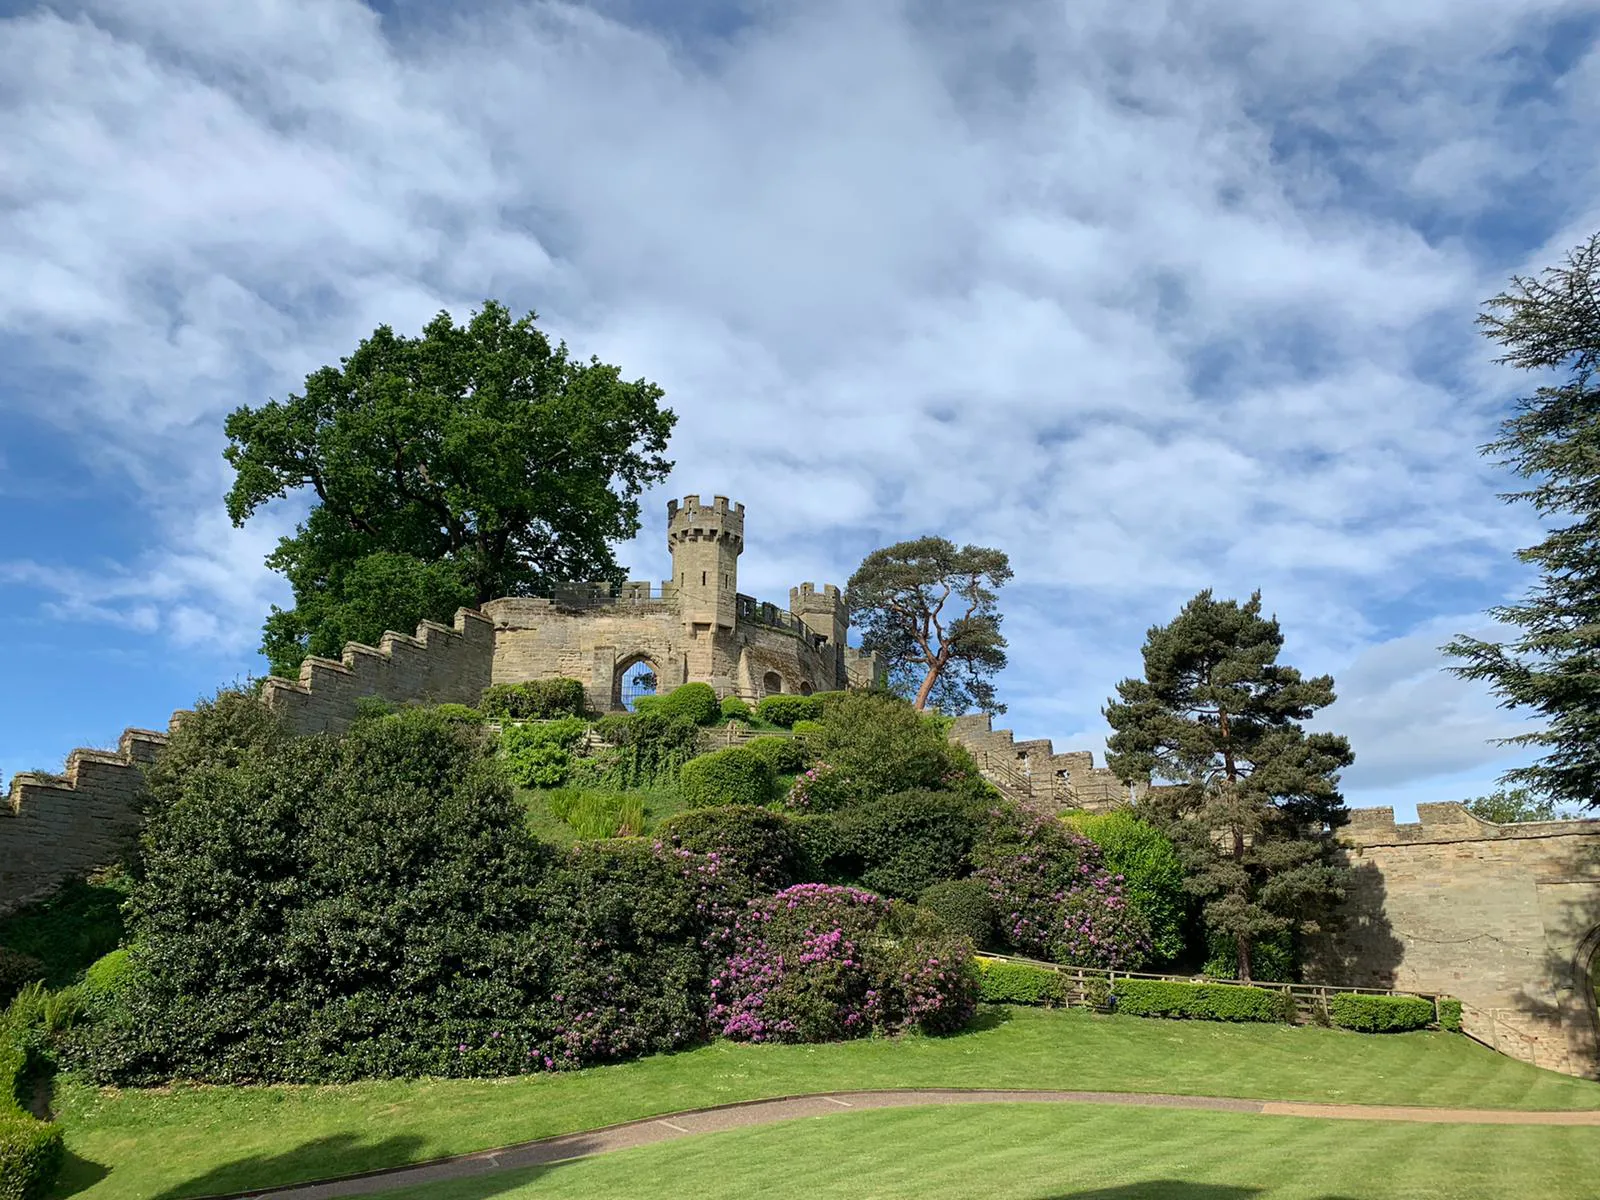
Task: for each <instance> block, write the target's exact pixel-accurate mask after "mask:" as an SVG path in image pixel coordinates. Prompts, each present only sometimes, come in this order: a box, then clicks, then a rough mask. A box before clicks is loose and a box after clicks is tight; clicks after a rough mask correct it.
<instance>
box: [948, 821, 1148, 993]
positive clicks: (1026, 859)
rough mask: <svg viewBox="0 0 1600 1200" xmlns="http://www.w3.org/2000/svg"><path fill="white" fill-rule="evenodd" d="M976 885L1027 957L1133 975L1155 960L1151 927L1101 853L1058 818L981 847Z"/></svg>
mask: <svg viewBox="0 0 1600 1200" xmlns="http://www.w3.org/2000/svg"><path fill="white" fill-rule="evenodd" d="M974 857H975V859H976V861H977V865H978V869H977V871H976V872H974V878H976V879H978V880H980V881H981V882H982V883H983V884H984V886H986V887H987V888H988V889H989V898H990V899H991V900H992V901H993V902H994V909H995V914H996V917H997V924H998V927H999V932H1000V936H1001V937H1002V938H1003V939H1004V940H1005V941H1006V942H1007V943H1008V944H1009V945H1011V946H1012V947H1014V948H1015V949H1017V950H1019V951H1021V952H1022V953H1024V954H1029V955H1033V956H1035V957H1038V958H1043V959H1047V960H1049V961H1050V962H1058V963H1066V964H1070V965H1071V966H1075V967H1111V968H1117V967H1120V968H1123V969H1125V970H1132V969H1134V968H1137V967H1139V966H1141V965H1142V964H1143V963H1144V962H1145V960H1146V959H1147V958H1148V957H1149V954H1150V926H1149V922H1148V921H1146V919H1145V918H1144V916H1143V915H1142V914H1141V913H1139V912H1138V911H1137V910H1136V909H1135V908H1133V907H1132V906H1131V905H1130V904H1129V903H1128V898H1127V896H1126V894H1125V891H1124V887H1123V878H1122V876H1121V875H1116V874H1113V873H1112V872H1111V871H1108V870H1107V869H1106V866H1105V862H1104V859H1103V857H1102V855H1101V851H1100V848H1099V847H1098V846H1097V845H1095V843H1094V842H1092V841H1090V840H1089V839H1088V838H1086V837H1083V836H1081V835H1079V834H1077V833H1074V832H1073V831H1071V830H1070V829H1068V828H1066V827H1065V826H1064V825H1063V824H1062V823H1061V822H1060V821H1059V820H1056V819H1055V818H1053V817H1045V816H1037V815H1030V816H1027V817H1024V818H1022V819H1021V820H1020V821H1019V823H1018V826H1017V827H1016V828H1015V829H1014V830H1013V831H1011V836H1009V837H1003V838H1000V839H998V840H996V841H995V842H993V843H991V844H988V845H985V846H983V847H981V848H980V849H979V850H978V851H977V852H976V854H975V855H974Z"/></svg>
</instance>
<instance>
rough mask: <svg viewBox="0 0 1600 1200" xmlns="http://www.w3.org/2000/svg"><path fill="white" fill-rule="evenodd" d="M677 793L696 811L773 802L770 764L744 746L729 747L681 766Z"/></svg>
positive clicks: (692, 759)
mask: <svg viewBox="0 0 1600 1200" xmlns="http://www.w3.org/2000/svg"><path fill="white" fill-rule="evenodd" d="M678 790H679V791H680V792H682V793H683V798H684V800H685V801H687V802H688V803H689V804H690V805H691V806H693V807H695V808H705V807H709V806H711V805H713V804H755V805H760V804H765V803H767V802H768V801H769V800H771V799H772V792H773V773H772V764H771V763H770V762H769V761H768V760H767V759H765V758H763V757H762V756H761V755H759V754H757V753H755V752H754V751H751V750H749V749H747V748H745V747H744V746H729V747H727V748H726V749H724V750H715V751H713V752H712V753H710V754H702V755H700V756H699V757H698V758H691V759H690V760H689V761H688V762H686V763H684V764H683V768H682V770H680V771H679V772H678Z"/></svg>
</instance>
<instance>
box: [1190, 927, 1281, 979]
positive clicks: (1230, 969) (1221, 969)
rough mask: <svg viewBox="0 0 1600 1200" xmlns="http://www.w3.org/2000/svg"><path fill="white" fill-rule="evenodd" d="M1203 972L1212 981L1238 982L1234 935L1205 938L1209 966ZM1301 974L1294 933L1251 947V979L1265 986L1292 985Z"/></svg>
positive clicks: (1225, 934) (1219, 934) (1236, 951)
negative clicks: (1271, 984) (1299, 972)
mask: <svg viewBox="0 0 1600 1200" xmlns="http://www.w3.org/2000/svg"><path fill="white" fill-rule="evenodd" d="M1201 973H1202V974H1204V975H1209V976H1211V977H1212V978H1213V979H1236V978H1238V975H1239V949H1238V943H1237V942H1235V941H1234V939H1233V936H1232V935H1231V934H1227V933H1219V932H1217V931H1216V930H1212V931H1210V932H1209V933H1208V934H1207V935H1206V965H1205V966H1204V967H1203V968H1202V969H1201ZM1297 974H1298V955H1297V954H1296V952H1295V944H1294V934H1293V933H1292V932H1290V931H1289V930H1287V929H1285V930H1283V931H1282V932H1281V933H1275V934H1272V935H1271V936H1269V937H1264V938H1260V939H1258V940H1257V941H1255V942H1254V943H1253V944H1252V945H1251V947H1250V977H1251V978H1252V979H1259V980H1261V982H1263V983H1293V982H1294V980H1295V977H1296V975H1297Z"/></svg>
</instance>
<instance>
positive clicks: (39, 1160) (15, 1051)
mask: <svg viewBox="0 0 1600 1200" xmlns="http://www.w3.org/2000/svg"><path fill="white" fill-rule="evenodd" d="M34 986H35V987H36V986H37V985H34ZM18 1032H19V1031H18V1030H17V1029H16V1028H15V1027H14V1025H13V1022H12V1018H11V1014H7V1016H6V1018H5V1020H4V1021H3V1023H0V1200H43V1197H44V1196H45V1195H46V1194H48V1193H49V1191H50V1189H51V1188H52V1187H53V1186H54V1184H55V1181H56V1176H57V1175H59V1174H60V1172H61V1163H62V1160H63V1158H64V1157H65V1154H66V1150H65V1146H64V1143H63V1141H62V1137H61V1127H60V1126H59V1125H55V1124H46V1123H45V1122H43V1121H36V1120H34V1118H33V1117H32V1115H30V1114H29V1113H28V1112H27V1111H26V1110H25V1109H24V1108H23V1107H22V1104H23V1096H22V1092H23V1089H24V1088H25V1086H26V1084H27V1078H28V1057H29V1056H28V1051H27V1049H26V1047H24V1046H23V1044H22V1043H21V1041H20V1040H19V1039H18V1037H17V1034H18Z"/></svg>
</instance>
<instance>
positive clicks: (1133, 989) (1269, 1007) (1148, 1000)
mask: <svg viewBox="0 0 1600 1200" xmlns="http://www.w3.org/2000/svg"><path fill="white" fill-rule="evenodd" d="M1112 994H1113V995H1114V996H1115V998H1116V1008H1117V1011H1118V1012H1119V1013H1125V1014H1127V1015H1129V1016H1135V1017H1186V1018H1189V1019H1190V1020H1198V1021H1292V1020H1293V1019H1294V999H1293V998H1292V997H1291V996H1290V995H1289V994H1288V993H1287V992H1275V991H1271V990H1269V989H1267V988H1258V987H1239V986H1237V985H1235V984H1227V983H1172V982H1166V981H1163V980H1156V979H1119V980H1117V982H1116V984H1115V986H1114V988H1113V989H1112ZM1430 1011H1431V1010H1430Z"/></svg>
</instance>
